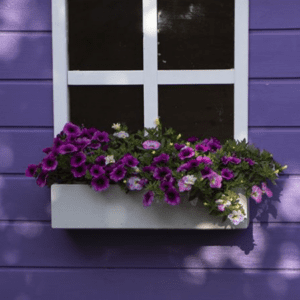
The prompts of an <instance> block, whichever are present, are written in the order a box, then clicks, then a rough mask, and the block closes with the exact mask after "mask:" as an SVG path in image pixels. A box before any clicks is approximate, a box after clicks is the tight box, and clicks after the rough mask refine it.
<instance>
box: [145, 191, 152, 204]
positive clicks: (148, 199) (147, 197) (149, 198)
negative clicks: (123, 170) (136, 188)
mask: <svg viewBox="0 0 300 300" xmlns="http://www.w3.org/2000/svg"><path fill="white" fill-rule="evenodd" d="M153 200H154V193H153V192H152V191H148V192H147V193H146V194H144V198H143V205H144V206H145V207H146V206H150V205H151V203H152V202H153Z"/></svg>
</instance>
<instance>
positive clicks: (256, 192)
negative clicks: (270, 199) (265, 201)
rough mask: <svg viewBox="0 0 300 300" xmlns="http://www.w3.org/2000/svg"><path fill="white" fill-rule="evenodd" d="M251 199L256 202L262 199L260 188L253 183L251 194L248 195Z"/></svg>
mask: <svg viewBox="0 0 300 300" xmlns="http://www.w3.org/2000/svg"><path fill="white" fill-rule="evenodd" d="M250 196H251V198H252V199H254V200H255V201H256V202H257V203H260V202H261V200H262V190H261V189H260V188H259V187H258V186H257V185H254V186H253V187H252V194H251V195H250Z"/></svg>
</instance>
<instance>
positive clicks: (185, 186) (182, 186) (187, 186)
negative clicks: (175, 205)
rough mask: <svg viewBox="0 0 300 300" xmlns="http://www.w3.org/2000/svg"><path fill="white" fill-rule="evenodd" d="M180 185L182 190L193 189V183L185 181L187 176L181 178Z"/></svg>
mask: <svg viewBox="0 0 300 300" xmlns="http://www.w3.org/2000/svg"><path fill="white" fill-rule="evenodd" d="M178 187H179V191H180V192H185V191H190V190H191V189H192V185H191V184H187V183H185V177H183V178H181V179H180V180H179V181H178Z"/></svg>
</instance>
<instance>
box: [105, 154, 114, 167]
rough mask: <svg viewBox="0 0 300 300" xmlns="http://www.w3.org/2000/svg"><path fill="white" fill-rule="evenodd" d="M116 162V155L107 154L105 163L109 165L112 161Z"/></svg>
mask: <svg viewBox="0 0 300 300" xmlns="http://www.w3.org/2000/svg"><path fill="white" fill-rule="evenodd" d="M114 162H115V160H114V156H113V155H107V156H106V157H105V164H106V165H108V164H110V163H114Z"/></svg>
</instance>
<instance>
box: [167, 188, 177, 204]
mask: <svg viewBox="0 0 300 300" xmlns="http://www.w3.org/2000/svg"><path fill="white" fill-rule="evenodd" d="M165 201H166V202H167V203H168V204H170V205H178V204H179V203H180V196H179V193H178V191H177V190H176V189H175V188H171V189H168V190H167V191H165Z"/></svg>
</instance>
